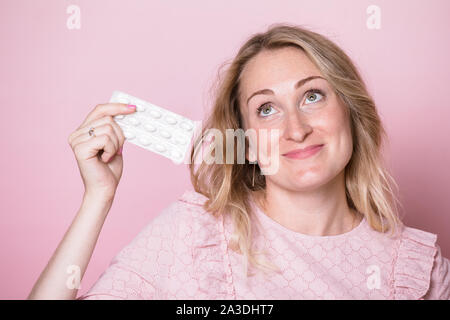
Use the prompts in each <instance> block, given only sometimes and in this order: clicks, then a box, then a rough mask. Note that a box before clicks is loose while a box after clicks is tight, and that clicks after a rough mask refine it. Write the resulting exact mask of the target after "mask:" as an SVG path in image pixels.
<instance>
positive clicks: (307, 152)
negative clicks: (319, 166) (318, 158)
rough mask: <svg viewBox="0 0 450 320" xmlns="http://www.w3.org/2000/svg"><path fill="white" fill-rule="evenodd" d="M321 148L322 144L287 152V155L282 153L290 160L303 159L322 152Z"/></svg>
mask: <svg viewBox="0 0 450 320" xmlns="http://www.w3.org/2000/svg"><path fill="white" fill-rule="evenodd" d="M323 146H324V145H323V144H316V145H312V146H309V147H307V148H304V149H296V150H292V151H289V152H287V153H284V154H283V156H284V157H286V158H290V159H305V158H308V157H310V156H313V155H315V154H316V153H318V152H319V151H320V150H322V148H323Z"/></svg>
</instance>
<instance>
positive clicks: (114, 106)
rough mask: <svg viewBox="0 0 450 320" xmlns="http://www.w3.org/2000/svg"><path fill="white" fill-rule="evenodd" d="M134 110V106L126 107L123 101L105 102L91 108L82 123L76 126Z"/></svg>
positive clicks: (82, 125) (83, 125)
mask: <svg viewBox="0 0 450 320" xmlns="http://www.w3.org/2000/svg"><path fill="white" fill-rule="evenodd" d="M135 111H136V108H130V107H127V104H124V103H105V104H99V105H97V106H96V107H95V108H94V110H92V111H91V112H90V113H89V114H88V115H87V117H86V119H85V120H84V121H83V123H82V124H81V125H80V126H79V127H78V129H79V128H82V127H85V126H86V124H88V123H90V122H93V121H95V120H98V119H100V118H103V117H104V116H115V115H117V114H129V113H133V112H135Z"/></svg>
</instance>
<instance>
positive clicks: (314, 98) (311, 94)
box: [305, 91, 323, 104]
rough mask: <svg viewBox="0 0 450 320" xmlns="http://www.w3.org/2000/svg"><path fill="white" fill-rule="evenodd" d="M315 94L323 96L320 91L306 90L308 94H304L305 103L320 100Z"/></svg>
mask: <svg viewBox="0 0 450 320" xmlns="http://www.w3.org/2000/svg"><path fill="white" fill-rule="evenodd" d="M317 96H320V97H323V95H322V93H320V92H314V91H312V92H308V94H307V95H306V102H305V103H306V104H309V103H308V102H317V101H320V100H321V99H322V98H320V99H317Z"/></svg>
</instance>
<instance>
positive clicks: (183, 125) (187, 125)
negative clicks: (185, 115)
mask: <svg viewBox="0 0 450 320" xmlns="http://www.w3.org/2000/svg"><path fill="white" fill-rule="evenodd" d="M180 126H181V127H182V128H183V129H184V130H187V131H190V130H192V125H191V124H190V123H187V122H182V123H181V124H180Z"/></svg>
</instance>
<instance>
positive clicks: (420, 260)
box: [394, 225, 450, 299]
mask: <svg viewBox="0 0 450 320" xmlns="http://www.w3.org/2000/svg"><path fill="white" fill-rule="evenodd" d="M437 238H438V236H437V234H435V233H432V232H428V231H425V230H421V229H417V228H412V227H408V226H406V225H403V226H402V228H401V233H400V237H399V238H398V242H397V244H398V246H397V248H398V249H397V256H396V260H395V264H394V285H395V298H396V299H449V298H450V274H448V268H449V267H448V266H449V260H448V259H446V258H444V257H443V256H442V254H441V250H440V247H439V245H438V244H437Z"/></svg>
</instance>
